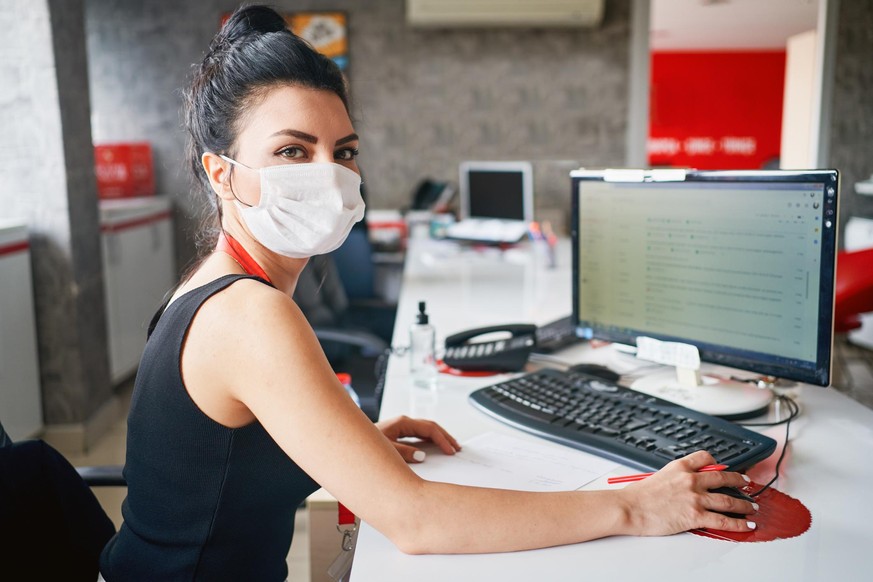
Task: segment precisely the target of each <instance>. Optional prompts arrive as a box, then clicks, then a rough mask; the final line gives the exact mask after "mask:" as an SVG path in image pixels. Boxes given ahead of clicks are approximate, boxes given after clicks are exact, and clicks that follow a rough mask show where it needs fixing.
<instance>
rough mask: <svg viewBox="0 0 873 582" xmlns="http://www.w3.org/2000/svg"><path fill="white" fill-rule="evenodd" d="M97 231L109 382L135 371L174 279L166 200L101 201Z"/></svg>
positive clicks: (122, 378) (155, 198)
mask: <svg viewBox="0 0 873 582" xmlns="http://www.w3.org/2000/svg"><path fill="white" fill-rule="evenodd" d="M100 231H101V239H102V245H103V280H104V285H105V293H106V319H107V327H108V329H107V332H108V336H109V338H108V339H109V368H110V373H111V375H112V381H113V383H118V382H120V381H122V380H124V379H126V378H127V377H129V376H130V375H131V374H132V373H133V372H134V371H136V368H137V366H138V365H139V360H140V357H141V356H142V350H143V348H144V347H145V341H146V333H147V331H148V324H149V321H150V320H151V317H152V315H154V312H155V310H156V309H157V308H158V307H159V306H160V305H161V302H162V300H163V298H164V295H165V294H166V293H167V291H169V290H170V288H171V287H172V286H173V285H174V284H175V282H176V269H175V266H174V262H175V259H174V252H173V229H172V219H171V215H170V200H169V198H167V197H164V196H155V197H148V198H130V199H119V200H102V201H101V202H100Z"/></svg>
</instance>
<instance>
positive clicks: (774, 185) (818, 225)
mask: <svg viewBox="0 0 873 582" xmlns="http://www.w3.org/2000/svg"><path fill="white" fill-rule="evenodd" d="M668 172H670V171H668ZM672 172H673V173H672V174H669V173H668V174H665V175H666V176H668V178H667V179H665V180H664V181H662V178H661V176H659V173H658V171H651V172H641V171H640V172H637V173H633V172H631V173H624V174H622V173H620V172H619V173H618V174H617V175H616V177H615V178H614V179H613V178H611V177H610V174H609V172H608V171H607V172H586V171H579V172H574V173H573V174H571V176H573V179H572V185H573V225H572V235H573V255H574V256H573V261H574V264H573V268H574V269H573V279H574V281H573V304H574V308H573V309H574V318H575V320H576V323H577V333H578V334H579V335H581V336H583V337H589V338H598V339H603V340H607V341H612V342H618V343H625V344H631V345H635V344H636V339H637V338H638V337H640V336H645V337H652V338H655V339H659V340H665V341H675V342H681V343H688V344H692V345H695V346H696V347H697V348H698V350H699V352H700V358H701V360H704V361H708V362H713V363H717V364H723V365H726V366H731V367H734V368H741V369H745V370H750V371H753V372H757V373H760V374H764V375H770V376H776V377H779V378H786V379H792V380H799V381H802V382H808V383H812V384H819V385H822V386H826V385H828V384H829V383H830V369H831V365H830V364H831V350H832V335H833V334H832V315H833V298H834V272H835V261H836V259H835V257H836V232H837V226H836V216H837V191H838V175H837V172H836V171H835V170H816V171H804V172H794V171H760V172H717V171H716V172H687V173H686V172H681V171H679V172H678V173H677V172H676V171H672ZM683 174H684V176H682V175H683ZM677 176H682V177H681V178H677Z"/></svg>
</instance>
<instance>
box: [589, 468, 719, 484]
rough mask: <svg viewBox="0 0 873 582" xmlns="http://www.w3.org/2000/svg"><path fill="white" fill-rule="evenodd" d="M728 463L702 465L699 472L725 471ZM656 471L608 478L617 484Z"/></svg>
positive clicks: (638, 479) (643, 477)
mask: <svg viewBox="0 0 873 582" xmlns="http://www.w3.org/2000/svg"><path fill="white" fill-rule="evenodd" d="M727 468H728V466H727V465H706V466H705V467H701V468H700V469H699V470H698V472H700V473H706V472H707V471H724V470H725V469H727ZM652 475H654V473H637V474H635V475H621V476H619V477H610V478H609V479H607V480H606V482H607V483H609V484H610V485H615V484H616V483H631V482H632V481H640V480H642V479H645V478H646V477H651V476H652Z"/></svg>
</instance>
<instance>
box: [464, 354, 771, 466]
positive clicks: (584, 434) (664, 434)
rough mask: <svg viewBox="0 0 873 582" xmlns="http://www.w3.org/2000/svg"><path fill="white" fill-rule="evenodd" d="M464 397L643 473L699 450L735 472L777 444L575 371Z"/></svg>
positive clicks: (505, 417) (553, 372) (511, 421)
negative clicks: (704, 451) (638, 469)
mask: <svg viewBox="0 0 873 582" xmlns="http://www.w3.org/2000/svg"><path fill="white" fill-rule="evenodd" d="M470 400H471V401H472V403H473V404H474V405H475V406H477V407H478V408H480V409H482V410H483V411H485V412H486V413H487V414H490V415H491V416H494V417H495V418H497V419H498V420H500V421H502V422H505V423H507V424H509V425H512V426H514V427H516V428H520V429H522V430H525V431H527V432H530V433H533V434H535V435H537V436H541V437H544V438H546V439H549V440H552V441H555V442H558V443H561V444H564V445H568V446H571V447H574V448H577V449H581V450H583V451H587V452H589V453H593V454H595V455H599V456H602V457H606V458H609V459H612V460H615V461H618V462H620V463H622V464H625V465H630V466H632V467H637V468H640V469H643V470H657V469H660V468H661V467H663V466H664V465H666V464H667V463H669V462H670V461H672V460H674V459H678V458H680V457H683V456H685V455H687V454H688V453H692V452H694V451H697V450H700V449H704V450H707V451H709V452H710V454H712V456H713V457H715V458H716V461H717V462H718V463H720V464H725V465H728V467H729V468H730V470H732V471H739V470H743V469H746V468H748V467H750V466H752V465H754V464H755V463H757V462H758V461H761V460H763V459H766V458H767V457H768V456H770V454H771V453H772V452H773V451H774V450H775V448H776V441H774V440H773V439H771V438H769V437H766V436H764V435H761V434H758V433H756V432H754V431H751V430H748V429H746V428H743V427H741V426H739V425H737V424H734V423H732V422H728V421H726V420H723V419H720V418H715V417H713V416H709V415H707V414H703V413H700V412H696V411H694V410H690V409H688V408H685V407H682V406H679V405H678V404H673V403H672V402H667V401H666V400H661V399H660V398H656V397H654V396H649V395H647V394H643V393H641V392H637V391H635V390H631V389H630V388H625V387H623V386H619V385H618V384H615V383H613V382H609V381H607V380H603V379H600V378H595V377H594V376H589V375H586V374H582V373H577V372H560V371H557V370H541V371H539V372H535V373H532V374H527V375H525V376H520V377H518V378H514V379H512V380H507V381H505V382H500V383H499V384H494V385H492V386H488V387H485V388H481V389H479V390H476V391H475V392H473V393H472V394H470Z"/></svg>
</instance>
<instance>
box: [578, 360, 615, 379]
mask: <svg viewBox="0 0 873 582" xmlns="http://www.w3.org/2000/svg"><path fill="white" fill-rule="evenodd" d="M570 372H580V373H582V374H588V375H589V376H596V377H597V378H603V379H604V380H608V381H610V382H618V379H619V378H621V374H619V373H618V372H616V371H614V370H612V369H610V368H607V367H606V366H601V365H600V364H576V365H575V366H571V367H570Z"/></svg>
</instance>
